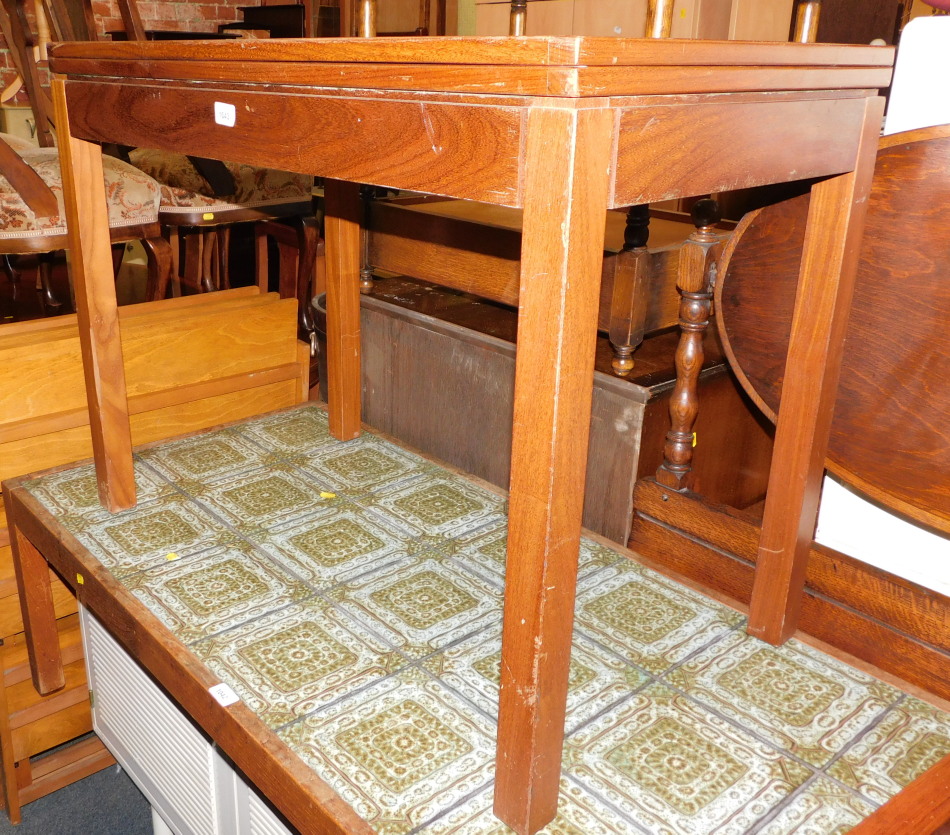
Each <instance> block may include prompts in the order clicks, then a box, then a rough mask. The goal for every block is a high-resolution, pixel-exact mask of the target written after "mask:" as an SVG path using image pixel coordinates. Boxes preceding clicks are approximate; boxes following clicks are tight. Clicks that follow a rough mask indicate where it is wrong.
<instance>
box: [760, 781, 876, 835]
mask: <svg viewBox="0 0 950 835" xmlns="http://www.w3.org/2000/svg"><path fill="white" fill-rule="evenodd" d="M873 811H874V807H873V806H872V805H871V804H869V803H866V802H865V801H863V800H861V799H860V798H859V797H856V796H855V795H854V794H852V793H851V792H849V791H848V790H847V789H843V788H842V787H841V786H840V785H838V784H837V783H835V782H833V781H832V780H828V779H827V778H825V777H818V778H817V779H816V780H814V781H813V782H811V783H808V784H807V785H805V786H804V787H803V788H802V789H801V790H800V791H798V792H796V793H795V795H794V796H793V797H792V798H791V799H790V800H789V801H788V802H787V803H786V804H785V805H784V806H783V807H782V808H781V810H780V811H779V812H778V814H777V815H776V816H775V817H773V818H772V819H771V820H770V821H769V822H768V823H767V824H766V825H765V826H764V827H762V828H761V829H759V830H758V835H844V833H845V832H849V831H850V830H851V829H853V828H854V827H855V826H857V824H859V823H860V822H861V821H862V820H864V819H865V818H866V817H867V816H868V815H870V814H871V813H872V812H873Z"/></svg>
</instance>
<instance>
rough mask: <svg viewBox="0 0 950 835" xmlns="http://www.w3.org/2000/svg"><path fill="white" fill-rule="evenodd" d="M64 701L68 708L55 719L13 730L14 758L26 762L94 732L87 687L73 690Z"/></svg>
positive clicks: (58, 712) (64, 697) (62, 699)
mask: <svg viewBox="0 0 950 835" xmlns="http://www.w3.org/2000/svg"><path fill="white" fill-rule="evenodd" d="M67 699H68V700H69V703H68V704H67ZM60 701H61V703H62V704H63V705H64V706H63V708H62V709H61V710H58V711H57V712H56V716H55V718H54V719H52V720H50V721H45V722H32V723H30V724H28V725H24V726H23V727H22V728H19V729H14V730H13V732H12V735H13V756H14V757H16V759H18V760H24V759H27V758H28V757H32V756H34V755H36V754H39V753H41V752H43V751H48V750H49V749H50V748H53V747H54V746H56V745H62V744H63V743H64V742H69V740H71V739H75V738H76V737H77V736H82V735H83V734H87V733H89V731H91V730H92V717H91V715H90V713H89V691H88V690H87V689H86V686H85V685H83V686H82V687H81V688H79V689H78V690H70V691H69V692H68V693H67V694H66V695H64V696H63V697H61V700H60Z"/></svg>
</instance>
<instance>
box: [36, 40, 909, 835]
mask: <svg viewBox="0 0 950 835" xmlns="http://www.w3.org/2000/svg"><path fill="white" fill-rule="evenodd" d="M892 61H893V51H892V50H890V49H887V48H877V47H848V46H833V45H801V44H756V43H737V42H722V43H720V42H710V41H706V42H702V41H696V42H693V41H689V42H686V41H643V40H633V39H610V38H603V39H599V38H517V39H509V38H497V39H491V38H489V39H484V38H429V39H413V38H408V39H384V40H379V41H376V40H351V39H328V40H300V41H266V42H261V41H254V42H251V41H245V42H231V43H222V42H215V43H200V42H182V43H161V44H159V43H144V44H142V43H132V44H129V43H125V44H122V43H119V44H68V45H62V46H60V47H57V48H56V50H55V51H54V59H53V64H52V66H53V69H54V71H55V72H56V73H57V74H58V77H57V79H56V81H55V85H54V86H55V89H56V93H57V100H58V108H59V124H60V125H61V133H62V141H61V151H62V154H63V158H64V160H65V164H66V167H67V170H68V171H70V172H71V174H70V176H68V177H67V178H66V181H67V213H68V219H69V226H70V230H71V233H72V238H71V248H72V253H73V263H74V265H75V270H74V278H75V282H76V288H77V301H78V304H79V315H80V322H81V323H82V325H83V327H82V334H83V339H84V356H85V357H86V359H87V363H86V374H87V377H86V379H87V389H88V393H89V402H90V412H91V416H92V428H93V437H94V442H95V449H96V462H97V469H98V473H99V480H100V482H99V483H100V492H101V496H102V499H103V502H104V503H105V504H106V506H108V507H109V508H111V509H113V510H118V509H120V508H123V507H129V506H130V505H132V504H133V503H134V501H135V486H134V480H133V478H132V455H131V444H130V441H129V432H128V415H127V408H126V406H125V386H124V380H123V378H122V370H121V363H120V362H119V357H120V350H121V348H120V343H119V339H118V324H117V319H116V315H115V301H114V290H113V288H112V284H111V279H110V276H111V272H110V268H109V265H110V263H111V262H110V259H109V250H108V246H107V239H106V237H105V235H104V225H103V224H104V222H105V221H104V218H105V210H104V206H103V205H102V196H101V194H99V193H98V188H97V187H94V185H95V184H96V183H98V181H99V177H100V174H99V167H100V164H101V159H100V156H99V153H100V152H99V149H98V146H96V145H94V144H92V143H91V141H105V140H107V141H114V142H119V143H121V144H127V145H141V146H151V147H158V148H163V149H167V150H177V151H184V152H188V153H194V154H200V155H203V156H209V157H217V158H226V159H233V160H241V161H246V162H249V163H254V164H258V165H265V166H271V167H283V168H289V169H293V170H298V171H306V172H308V173H313V174H315V175H319V176H322V177H325V178H327V179H326V210H327V223H326V238H327V304H328V309H329V312H330V315H329V317H328V323H327V335H328V377H329V408H330V413H329V414H330V429H331V431H332V433H333V434H334V436H335V437H337V438H339V439H343V440H345V439H350V438H354V437H356V436H357V435H358V434H359V430H360V426H359V416H360V404H359V373H358V372H359V305H358V270H359V252H360V247H359V220H360V217H361V215H360V206H359V200H358V190H357V186H356V185H354V184H355V183H360V182H364V183H370V184H374V185H383V186H390V187H394V188H402V189H411V190H414V191H421V192H428V193H434V194H443V195H447V196H451V197H460V198H465V199H471V200H479V201H484V202H489V203H497V204H500V205H507V206H517V207H522V208H523V209H524V233H523V244H522V263H521V281H520V293H519V309H520V320H519V341H518V356H517V365H516V385H515V406H514V435H513V442H512V477H511V498H510V522H509V529H508V547H509V550H510V552H511V553H512V554H514V555H516V557H517V558H516V559H511V560H509V561H508V568H507V572H508V573H507V580H506V589H507V593H506V600H505V610H506V613H505V627H504V639H503V645H504V650H503V664H502V684H501V696H500V717H499V734H498V738H499V749H498V761H497V762H498V766H497V767H498V775H497V780H496V811H497V813H498V814H499V816H500V817H502V818H503V819H504V820H505V821H506V822H508V823H509V824H510V825H512V826H513V827H514V828H515V829H517V830H518V831H522V832H528V831H535V830H537V829H538V828H539V827H541V826H543V825H544V824H545V823H546V822H547V821H548V820H550V819H551V817H552V816H553V814H554V811H555V807H556V802H557V787H558V774H559V771H560V769H559V762H560V752H561V743H562V739H563V726H564V715H565V700H566V693H567V680H568V664H569V655H570V653H569V647H570V640H571V629H572V625H573V618H572V612H573V605H574V596H575V588H576V569H577V555H578V543H579V535H580V518H581V508H582V496H581V489H580V487H579V485H583V483H584V478H583V476H584V466H585V463H584V462H585V460H586V437H587V424H588V420H589V413H590V396H591V381H592V368H593V351H594V332H595V327H596V312H597V298H598V286H597V285H598V277H599V275H600V260H601V254H602V245H603V214H604V211H605V210H606V209H607V208H610V207H618V206H625V205H630V204H635V203H646V202H650V201H657V200H664V199H668V198H673V197H677V196H684V195H691V194H703V193H707V192H715V191H721V190H728V189H734V188H740V187H748V186H754V185H759V184H765V183H773V182H782V181H787V180H794V179H801V178H806V177H825V176H829V177H830V179H828V180H825V181H823V182H822V183H821V184H820V185H818V186H816V187H815V189H814V192H813V201H812V212H811V215H810V218H809V229H808V233H807V235H806V245H805V255H804V258H803V269H802V274H801V279H800V285H799V287H800V298H801V299H802V304H801V305H800V306H799V308H798V310H797V312H796V318H795V323H794V325H793V333H792V340H791V345H790V354H789V368H790V369H791V370H792V371H793V373H790V374H788V375H787V376H786V385H785V392H784V395H783V406H782V410H783V411H782V416H780V418H779V425H778V433H777V441H776V452H775V457H774V463H773V468H772V476H771V489H770V491H769V500H768V504H767V506H766V510H765V519H764V523H763V531H762V538H761V545H760V566H759V579H758V580H757V590H756V595H755V598H754V600H753V605H752V618H751V621H750V630H751V631H752V632H753V633H754V634H758V635H760V636H762V637H764V638H766V639H768V640H770V641H773V642H779V641H781V640H784V639H785V638H787V637H788V635H790V634H791V632H792V631H794V623H795V617H796V611H797V605H798V599H799V597H800V595H801V585H802V581H803V575H804V559H805V554H806V546H807V544H808V542H809V541H810V536H811V529H812V522H813V519H814V514H815V510H816V507H817V497H818V490H819V486H820V475H821V462H822V460H823V452H824V445H825V443H826V438H827V430H828V420H829V418H828V415H829V412H830V405H831V403H832V400H833V395H834V389H835V385H836V379H837V368H838V350H839V347H840V342H841V337H842V333H843V322H844V321H845V317H846V314H847V307H848V301H849V298H850V289H851V286H852V282H853V274H854V258H855V252H856V248H857V246H858V243H859V239H860V231H861V225H862V218H863V207H864V204H865V198H866V193H867V188H868V184H869V181H870V176H871V171H872V168H873V160H874V151H875V142H876V137H877V134H878V131H879V127H880V121H881V112H882V111H881V107H882V100H881V99H880V98H879V97H878V96H877V90H878V89H879V88H881V87H883V86H886V85H887V83H888V81H889V79H890V72H891V71H890V67H891V63H892ZM66 125H68V131H67V130H65V129H63V128H64V127H65V126H66ZM468 289H471V288H468ZM489 289H490V288H489ZM32 602H35V603H37V605H40V603H39V602H37V601H32ZM27 604H28V605H30V604H31V601H30V600H29V599H27ZM32 622H33V624H34V634H33V643H34V647H35V648H36V650H37V651H36V652H35V653H34V661H35V668H34V669H35V681H36V683H37V686H38V687H39V688H40V689H41V690H43V691H47V690H49V689H50V688H52V687H54V686H55V685H56V683H57V672H56V667H57V665H56V659H55V657H51V656H50V655H49V653H48V652H46V653H44V651H43V650H42V649H41V648H40V646H39V645H40V644H42V635H41V631H38V625H39V623H40V622H41V617H40V615H39V612H37V613H35V616H34V617H33V618H32Z"/></svg>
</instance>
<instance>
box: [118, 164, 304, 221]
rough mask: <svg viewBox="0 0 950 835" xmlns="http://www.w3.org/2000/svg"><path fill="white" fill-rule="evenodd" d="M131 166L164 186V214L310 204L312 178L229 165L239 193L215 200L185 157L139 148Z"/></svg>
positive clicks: (268, 169) (205, 183)
mask: <svg viewBox="0 0 950 835" xmlns="http://www.w3.org/2000/svg"><path fill="white" fill-rule="evenodd" d="M129 159H130V160H131V161H132V164H133V165H134V166H135V167H136V168H139V169H141V170H142V171H144V172H146V173H147V174H149V175H150V176H152V177H154V178H155V179H156V180H158V182H160V183H162V213H166V212H175V211H176V210H177V211H180V212H182V213H184V212H192V211H194V210H195V209H198V210H201V209H210V210H213V211H218V212H221V211H226V210H230V209H247V208H260V207H263V206H272V205H280V204H285V203H299V202H301V201H309V200H310V193H311V186H312V184H313V177H311V176H310V175H308V174H292V173H290V172H288V171H278V170H276V169H273V168H258V167H256V166H253V165H245V164H244V163H236V162H226V163H225V166H226V167H227V169H228V171H230V172H231V176H232V177H233V178H234V183H235V186H236V190H235V192H234V194H230V195H228V196H227V197H225V198H221V197H214V196H213V195H214V192H213V190H212V188H211V186H209V185H208V182H207V181H206V180H205V178H204V177H202V176H201V174H199V173H198V171H197V170H196V169H195V167H194V165H192V164H191V162H190V161H189V160H188V158H187V157H186V156H184V155H183V154H176V153H172V152H170V151H156V150H150V149H147V148H136V149H135V150H134V151H132V152H131V153H130V154H129Z"/></svg>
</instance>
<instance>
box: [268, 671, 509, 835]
mask: <svg viewBox="0 0 950 835" xmlns="http://www.w3.org/2000/svg"><path fill="white" fill-rule="evenodd" d="M279 735H280V737H281V738H282V739H283V740H284V741H285V742H286V743H287V744H288V745H289V746H290V747H291V748H292V749H293V750H294V751H295V752H296V753H297V754H298V755H299V756H300V757H302V758H303V760H304V761H305V762H306V763H307V764H308V765H309V766H310V767H311V768H312V769H313V770H314V772H315V773H316V775H317V776H318V777H319V778H320V779H322V780H324V781H325V782H326V783H328V784H329V785H330V787H331V788H332V789H333V790H334V791H336V792H337V794H339V795H340V796H341V797H342V798H343V800H344V801H346V802H347V803H348V804H349V805H350V806H351V807H352V808H353V809H354V810H355V811H356V812H357V814H359V815H360V816H361V817H362V818H363V819H364V820H366V821H367V822H368V823H369V825H370V826H371V827H373V829H374V830H375V831H376V832H379V833H384V835H401V834H402V833H408V832H410V831H411V830H413V829H414V828H415V827H417V826H419V825H420V824H422V823H423V822H425V821H427V820H429V819H431V818H433V817H435V815H436V814H437V813H438V812H439V811H441V810H442V809H445V808H448V807H450V806H453V805H455V804H457V803H459V802H460V801H462V800H463V799H465V798H466V797H468V796H469V795H471V794H472V793H473V792H474V791H475V790H477V789H478V788H479V787H481V786H484V785H486V783H487V782H488V780H489V779H490V777H491V774H492V770H493V767H494V756H495V740H494V736H495V728H494V726H493V724H492V723H491V722H489V721H488V720H487V719H485V718H484V717H483V716H481V714H479V713H478V711H476V710H473V709H472V708H471V707H470V706H469V705H467V704H466V703H465V702H464V701H463V700H462V699H460V698H459V697H458V696H456V695H455V694H453V693H452V692H451V691H450V690H448V689H447V688H445V687H444V686H443V685H441V684H439V683H438V682H436V681H433V680H432V679H430V678H429V677H428V676H427V675H425V674H424V673H422V672H421V671H418V670H411V669H410V670H406V671H404V672H401V673H397V674H396V675H395V676H393V677H391V678H388V679H384V680H382V681H380V682H377V683H375V684H372V685H370V686H369V687H367V688H365V689H364V690H362V691H360V692H359V693H356V694H354V695H353V696H351V697H350V698H348V699H345V700H343V701H341V702H337V703H335V704H333V705H330V706H329V707H327V708H324V709H323V710H320V711H317V712H316V713H314V714H312V715H311V716H309V717H307V718H306V719H302V720H300V721H299V722H295V723H294V724H292V725H289V726H287V727H286V728H284V729H282V730H281V731H280V732H279Z"/></svg>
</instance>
